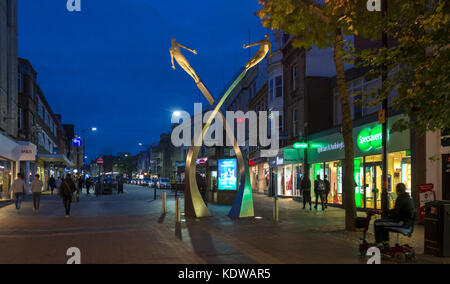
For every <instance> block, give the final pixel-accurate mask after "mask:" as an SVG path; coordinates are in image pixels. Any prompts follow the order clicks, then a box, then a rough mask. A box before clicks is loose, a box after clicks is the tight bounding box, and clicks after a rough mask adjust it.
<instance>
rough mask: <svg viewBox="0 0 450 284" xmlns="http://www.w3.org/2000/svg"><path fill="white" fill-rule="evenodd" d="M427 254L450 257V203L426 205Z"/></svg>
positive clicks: (441, 202)
mask: <svg viewBox="0 0 450 284" xmlns="http://www.w3.org/2000/svg"><path fill="white" fill-rule="evenodd" d="M424 226H425V254H431V255H436V256H442V257H448V256H450V201H448V200H447V201H445V200H444V201H432V202H428V203H426V204H425V219H424Z"/></svg>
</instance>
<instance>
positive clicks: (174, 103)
mask: <svg viewBox="0 0 450 284" xmlns="http://www.w3.org/2000/svg"><path fill="white" fill-rule="evenodd" d="M81 1H82V12H81V13H70V12H68V11H67V10H66V2H67V1H66V0H56V1H55V0H39V1H36V0H20V1H19V12H18V17H19V31H18V33H19V56H20V57H23V58H26V59H28V60H30V62H31V64H33V66H34V68H35V70H36V71H37V72H38V81H39V85H40V87H41V89H42V91H43V92H44V94H45V96H46V97H47V100H48V101H49V103H50V105H51V107H52V109H53V111H54V112H55V113H61V114H62V118H63V123H68V124H75V125H76V129H77V130H78V131H79V130H81V129H85V128H90V127H91V126H96V127H98V128H99V131H98V133H93V134H89V135H88V137H87V144H86V145H87V154H88V156H89V158H93V157H94V156H97V155H100V154H115V153H117V152H119V151H131V152H133V153H136V152H137V151H138V150H139V148H138V146H137V143H138V142H140V141H141V142H143V143H146V144H151V143H152V142H157V141H158V140H159V135H160V134H161V133H162V132H168V131H169V129H170V128H169V127H170V116H171V113H172V112H173V111H174V110H177V109H183V110H187V111H192V110H193V104H192V103H193V100H195V101H198V98H199V92H198V89H197V88H196V86H195V84H194V81H193V80H192V78H191V77H189V76H188V75H187V74H186V73H185V72H184V71H182V69H181V68H180V67H179V66H178V65H177V71H173V70H172V69H171V68H170V66H171V63H170V55H169V47H170V39H171V38H172V37H175V38H176V39H177V40H178V41H179V42H181V43H183V44H185V45H187V46H189V47H191V48H194V49H197V50H198V52H199V54H198V55H193V54H187V58H188V60H189V61H190V62H191V65H192V66H193V67H194V69H196V71H197V73H198V74H199V76H200V77H201V78H202V80H203V81H204V82H205V84H206V85H207V86H208V88H209V89H210V90H211V91H212V93H213V94H214V96H217V94H218V93H219V92H220V91H221V90H222V88H223V83H224V82H228V81H229V80H230V79H231V76H232V75H233V74H234V73H235V72H236V71H237V68H238V67H239V66H242V65H243V64H245V62H246V61H247V59H248V50H244V49H243V48H242V45H243V44H244V43H247V42H248V34H249V29H250V32H251V33H250V34H251V41H257V40H260V39H262V38H263V36H264V33H265V32H267V31H266V30H264V29H263V28H262V27H261V24H260V21H259V19H258V18H257V17H256V16H255V15H254V12H255V11H257V10H259V5H258V3H257V2H258V1H257V0H244V1H243V0H197V1H194V0H193V1H184V0H174V1H167V0H81ZM255 51H256V50H255V49H252V53H254V52H255ZM205 103H206V102H205Z"/></svg>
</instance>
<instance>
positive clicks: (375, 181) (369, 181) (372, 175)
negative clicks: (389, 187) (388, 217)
mask: <svg viewBox="0 0 450 284" xmlns="http://www.w3.org/2000/svg"><path fill="white" fill-rule="evenodd" d="M382 173H383V171H382V163H381V162H376V163H366V178H365V181H366V184H365V188H366V189H365V191H366V208H370V209H381V185H382V181H381V178H382Z"/></svg>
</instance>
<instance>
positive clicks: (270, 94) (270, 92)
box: [269, 79, 274, 101]
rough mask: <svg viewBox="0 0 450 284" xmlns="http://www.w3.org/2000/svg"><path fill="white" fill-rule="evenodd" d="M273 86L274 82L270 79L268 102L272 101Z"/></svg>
mask: <svg viewBox="0 0 450 284" xmlns="http://www.w3.org/2000/svg"><path fill="white" fill-rule="evenodd" d="M273 85H274V80H273V79H271V80H270V81H269V100H270V101H273V93H274V89H273Z"/></svg>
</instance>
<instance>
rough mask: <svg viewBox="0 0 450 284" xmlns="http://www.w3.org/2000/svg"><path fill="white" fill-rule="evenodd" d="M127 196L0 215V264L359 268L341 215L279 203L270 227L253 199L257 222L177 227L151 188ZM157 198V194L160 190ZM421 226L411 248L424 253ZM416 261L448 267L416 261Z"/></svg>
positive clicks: (264, 205) (220, 214) (218, 213)
mask: <svg viewBox="0 0 450 284" xmlns="http://www.w3.org/2000/svg"><path fill="white" fill-rule="evenodd" d="M125 192H126V194H124V195H120V196H118V195H113V196H101V197H98V198H97V197H95V196H93V195H90V196H86V195H83V196H82V198H81V202H80V203H75V204H73V210H72V217H71V218H70V219H64V209H63V206H62V202H61V201H60V200H59V198H58V197H57V196H50V195H45V196H43V197H42V199H43V200H42V205H41V211H40V213H39V214H37V215H34V214H33V213H32V210H31V201H29V200H26V201H25V202H24V204H23V208H22V212H21V213H20V214H16V213H15V209H14V206H7V207H4V208H2V209H0V251H1V252H2V253H1V254H0V263H65V262H66V261H67V259H68V257H67V256H66V251H67V249H68V248H70V247H77V248H79V249H80V250H81V254H82V256H81V261H82V263H182V264H190V263H215V264H225V263H226V264H228V263H229V264H235V263H254V264H257V263H270V264H272V263H364V262H365V261H366V260H365V259H364V258H361V257H359V256H358V252H357V245H358V240H359V237H360V233H348V232H345V231H344V230H343V229H342V228H343V220H344V219H343V216H344V215H343V210H341V209H337V208H329V210H327V211H325V212H320V211H319V212H316V211H313V212H309V211H303V210H301V209H300V204H299V203H297V202H294V201H290V200H281V201H280V222H279V223H275V222H273V221H272V207H271V206H272V201H271V199H269V198H267V197H265V196H261V195H255V197H254V199H255V213H256V216H258V217H260V218H251V219H245V220H237V221H233V220H230V219H229V218H228V217H227V216H226V215H227V213H228V211H229V209H230V208H229V207H228V206H217V205H209V208H210V210H211V212H212V213H213V215H214V217H211V218H206V219H201V220H196V219H188V220H184V222H183V223H182V224H181V225H180V226H176V225H175V222H174V221H175V216H174V207H175V206H174V205H175V204H174V203H175V202H174V198H173V196H171V195H170V193H169V197H168V205H167V207H168V212H167V214H166V215H164V216H162V215H161V198H160V196H158V197H159V199H158V200H156V201H153V190H150V189H148V188H145V187H138V186H130V185H127V186H126V187H125ZM158 194H159V195H160V194H161V192H158ZM420 230H421V229H420V228H418V230H417V233H416V234H415V235H416V237H414V238H413V240H408V242H409V243H414V244H415V245H417V246H416V248H417V250H418V253H419V254H421V251H420V250H421V249H422V252H423V245H422V248H420V243H423V240H421V239H420V237H419V236H420V235H423V231H422V232H421V231H420ZM418 262H420V263H440V262H444V263H450V261H448V259H440V258H435V257H428V256H427V257H425V256H423V255H419V257H418Z"/></svg>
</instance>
